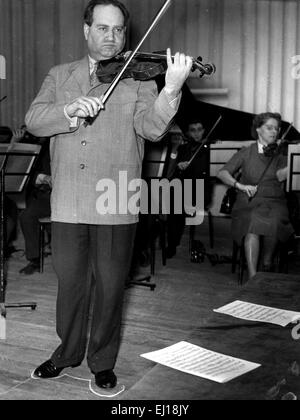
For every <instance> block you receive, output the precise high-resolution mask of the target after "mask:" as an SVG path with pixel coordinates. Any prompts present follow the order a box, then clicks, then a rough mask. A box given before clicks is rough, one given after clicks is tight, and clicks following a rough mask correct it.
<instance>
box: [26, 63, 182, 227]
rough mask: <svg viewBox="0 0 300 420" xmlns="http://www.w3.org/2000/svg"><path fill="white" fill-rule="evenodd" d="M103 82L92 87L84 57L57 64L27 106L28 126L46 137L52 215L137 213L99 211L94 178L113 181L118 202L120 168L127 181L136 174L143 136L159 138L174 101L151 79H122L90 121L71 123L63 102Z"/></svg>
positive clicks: (101, 218)
mask: <svg viewBox="0 0 300 420" xmlns="http://www.w3.org/2000/svg"><path fill="white" fill-rule="evenodd" d="M108 86H109V85H107V84H100V83H99V84H98V85H97V86H95V87H91V85H90V76H89V64H88V57H85V58H84V59H82V60H80V61H76V62H73V63H70V64H65V65H60V66H57V67H54V68H52V69H51V70H50V72H49V74H48V75H47V77H46V79H45V81H44V83H43V85H42V87H41V90H40V92H39V93H38V95H37V97H36V99H35V100H34V101H33V103H32V105H31V107H30V109H29V111H28V112H27V115H26V118H25V122H26V125H27V127H28V130H29V131H30V132H31V133H32V134H34V135H35V136H38V137H51V146H50V155H51V171H52V185H53V190H52V198H51V212H52V220H53V221H57V222H64V223H87V224H97V225H101V224H109V225H115V224H131V223H136V222H137V216H136V215H132V214H128V212H127V214H118V212H117V214H99V211H98V210H97V206H96V203H97V200H98V199H99V196H100V195H101V194H102V193H101V192H99V191H97V188H96V187H97V184H98V182H99V181H100V180H103V179H109V180H112V181H113V182H115V185H116V192H117V204H118V195H119V186H120V188H121V191H122V193H123V194H124V193H125V192H126V191H124V185H125V181H126V177H125V176H124V174H126V176H127V180H128V182H130V181H131V180H132V179H135V178H140V176H141V167H142V160H143V155H144V141H145V140H150V141H158V140H159V139H160V138H161V137H163V136H164V135H165V133H166V131H167V130H168V128H169V125H170V123H171V121H172V119H173V117H174V116H175V114H176V112H177V109H178V105H179V101H178V103H177V104H176V106H175V109H174V108H173V107H172V106H170V104H169V102H168V98H167V96H166V94H165V93H164V91H162V92H161V93H160V95H159V96H157V88H156V84H155V83H154V82H153V81H149V82H140V81H135V80H133V79H124V80H122V81H121V82H120V83H119V84H118V86H117V87H116V89H115V91H114V92H113V94H112V95H111V96H110V98H109V99H108V101H107V103H106V106H105V110H104V111H101V112H100V114H99V115H98V117H97V119H96V120H95V122H94V123H93V124H92V125H91V126H87V127H84V125H83V124H80V125H79V126H78V127H77V128H73V129H70V122H69V120H68V119H67V118H66V116H65V114H64V107H65V105H66V104H67V103H69V102H71V101H72V100H74V99H75V98H77V97H79V96H82V95H85V96H97V97H100V96H101V95H102V94H103V93H104V92H105V91H106V90H107V88H108ZM81 121H82V120H81ZM121 171H122V174H123V175H122V177H121V179H120V176H119V174H120V172H121ZM120 181H121V185H119V184H120ZM131 194H132V193H131ZM117 210H118V205H117Z"/></svg>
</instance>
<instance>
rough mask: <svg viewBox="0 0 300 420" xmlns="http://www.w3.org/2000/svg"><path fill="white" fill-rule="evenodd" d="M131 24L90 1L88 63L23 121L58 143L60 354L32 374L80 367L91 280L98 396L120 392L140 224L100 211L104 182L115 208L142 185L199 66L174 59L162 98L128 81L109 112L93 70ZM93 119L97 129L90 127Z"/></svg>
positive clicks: (55, 223) (59, 73)
mask: <svg viewBox="0 0 300 420" xmlns="http://www.w3.org/2000/svg"><path fill="white" fill-rule="evenodd" d="M128 18H129V15H128V11H127V10H126V8H125V6H124V5H123V4H122V3H120V2H119V1H117V0H92V1H90V2H89V4H88V6H87V8H86V11H85V16H84V36H85V39H86V41H87V47H88V56H87V57H85V58H84V59H82V60H80V61H76V62H73V63H70V64H65V65H60V66H57V67H54V68H52V69H51V70H50V72H49V74H48V76H47V77H46V79H45V81H44V83H43V85H42V88H41V90H40V92H39V93H38V95H37V97H36V98H35V100H34V102H33V103H32V105H31V107H30V109H29V111H28V113H27V116H26V124H27V126H28V129H29V131H30V132H32V133H33V134H34V135H36V136H38V137H41V136H43V137H44V136H46V137H48V136H49V137H52V139H51V147H50V154H51V169H52V198H51V218H52V257H53V265H54V269H55V272H56V274H57V276H58V280H59V286H58V297H57V333H58V336H59V338H60V340H61V345H60V346H59V347H58V348H57V349H56V350H55V352H54V353H53V354H52V356H51V357H50V359H49V360H47V361H46V362H44V363H43V364H42V365H41V366H39V367H38V368H37V369H36V370H35V372H34V375H35V377H38V378H54V377H57V376H58V375H59V374H60V372H61V371H62V370H63V369H64V368H66V367H69V366H77V365H79V364H80V363H81V362H82V360H83V358H84V355H85V349H86V342H87V335H88V331H87V330H88V315H89V306H90V295H91V278H93V280H94V284H95V297H94V305H93V313H92V319H91V331H90V339H89V344H88V351H87V361H88V366H89V368H90V369H91V371H92V373H93V374H94V375H95V382H96V384H97V385H98V386H99V387H101V388H113V387H115V385H116V383H117V378H116V376H115V374H114V371H113V369H114V366H115V363H116V358H117V353H118V348H119V342H120V327H121V312H122V302H123V291H124V285H125V281H126V279H127V276H128V272H129V268H130V262H131V256H132V249H133V243H134V237H135V230H136V224H137V221H138V220H137V218H138V216H137V215H136V214H130V212H129V211H124V208H119V207H118V206H116V211H111V209H110V210H109V211H107V212H104V211H99V206H97V202H98V199H99V196H100V193H103V191H100V189H99V188H100V187H99V181H101V180H103V179H109V180H110V181H111V182H112V183H113V184H114V185H115V187H116V191H121V194H120V197H119V200H118V197H116V199H117V202H118V201H121V199H122V197H121V195H122V192H123V190H122V188H123V187H122V185H121V184H122V176H123V177H124V176H125V175H126V177H127V180H128V183H129V182H130V181H131V180H133V179H136V178H140V175H141V166H142V159H143V153H144V142H145V141H147V140H148V141H158V140H159V139H160V138H162V137H163V136H164V135H165V133H166V132H167V130H168V128H169V126H170V124H171V122H172V120H173V118H174V116H175V114H176V112H177V110H178V106H179V102H180V99H181V88H182V86H183V84H184V82H185V80H186V79H187V77H188V76H189V73H190V71H191V68H192V58H190V57H188V56H186V55H184V54H180V53H177V54H176V55H175V57H174V58H172V56H171V52H170V50H168V53H167V63H168V69H167V72H166V84H165V87H164V89H163V90H162V91H161V93H160V94H159V95H157V89H156V85H155V83H154V82H153V81H146V82H141V81H136V80H133V79H122V80H121V81H120V82H119V84H118V85H117V86H116V88H115V90H114V92H113V93H112V95H111V96H110V98H109V99H108V101H107V102H106V104H105V107H104V104H103V103H102V100H101V97H102V95H103V94H104V92H105V91H106V90H107V88H108V86H107V84H105V83H100V82H99V81H98V80H97V79H95V77H94V75H95V68H96V67H97V63H98V61H99V60H107V59H110V58H113V57H114V56H116V55H117V54H119V53H120V52H121V51H122V50H123V49H124V46H125V38H126V30H127V24H128ZM98 114H99V115H98ZM96 116H97V118H96V119H95V120H94V122H93V124H91V125H86V124H85V123H84V122H85V119H86V118H87V117H92V118H93V117H96ZM120 174H121V175H122V176H121V177H120ZM124 174H125V175H124ZM97 190H98V191H97ZM121 207H122V206H121Z"/></svg>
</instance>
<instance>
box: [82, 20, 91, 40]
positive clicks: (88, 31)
mask: <svg viewBox="0 0 300 420" xmlns="http://www.w3.org/2000/svg"><path fill="white" fill-rule="evenodd" d="M90 29H91V27H90V26H89V25H88V24H87V23H85V24H84V25H83V33H84V37H85V40H86V41H87V39H88V36H89V33H90Z"/></svg>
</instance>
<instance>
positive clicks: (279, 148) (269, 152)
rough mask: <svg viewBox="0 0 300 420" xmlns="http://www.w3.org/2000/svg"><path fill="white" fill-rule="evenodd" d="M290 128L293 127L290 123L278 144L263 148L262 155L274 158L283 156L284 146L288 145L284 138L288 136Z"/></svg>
mask: <svg viewBox="0 0 300 420" xmlns="http://www.w3.org/2000/svg"><path fill="white" fill-rule="evenodd" d="M292 126H293V123H291V124H290V125H289V126H288V128H287V130H286V132H285V133H284V134H283V136H282V137H281V139H280V142H279V143H277V142H275V143H271V144H269V145H268V146H264V148H263V150H264V155H265V156H266V157H274V156H276V155H280V154H283V153H284V152H285V149H286V146H287V144H288V141H287V140H286V139H285V138H286V136H287V135H288V133H289V131H290V129H291V128H292Z"/></svg>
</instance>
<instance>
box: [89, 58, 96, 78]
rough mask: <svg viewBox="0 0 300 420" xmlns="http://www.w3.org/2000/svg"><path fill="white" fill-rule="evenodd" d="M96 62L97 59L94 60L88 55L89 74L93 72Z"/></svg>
mask: <svg viewBox="0 0 300 420" xmlns="http://www.w3.org/2000/svg"><path fill="white" fill-rule="evenodd" d="M96 63H97V60H95V59H94V58H92V57H91V56H90V55H89V69H90V74H92V73H93V71H94V69H95V64H96Z"/></svg>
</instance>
